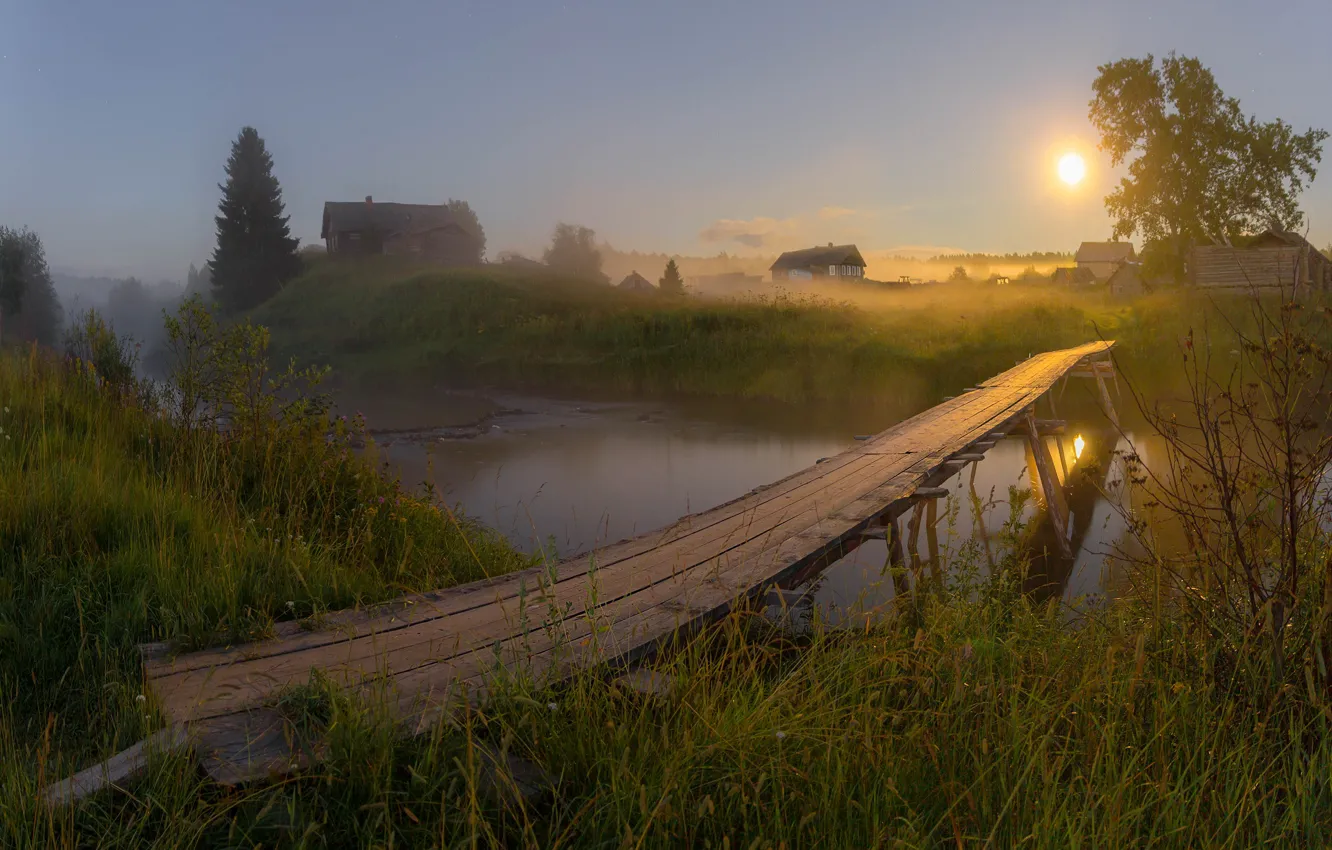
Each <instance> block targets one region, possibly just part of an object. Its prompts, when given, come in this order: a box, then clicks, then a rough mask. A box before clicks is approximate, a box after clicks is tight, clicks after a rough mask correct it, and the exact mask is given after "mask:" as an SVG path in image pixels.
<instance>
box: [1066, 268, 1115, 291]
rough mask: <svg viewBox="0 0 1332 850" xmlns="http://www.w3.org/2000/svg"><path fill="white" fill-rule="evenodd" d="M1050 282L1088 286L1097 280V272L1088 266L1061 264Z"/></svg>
mask: <svg viewBox="0 0 1332 850" xmlns="http://www.w3.org/2000/svg"><path fill="white" fill-rule="evenodd" d="M1113 276H1114V275H1113V274H1112V275H1111V277H1113ZM1050 282H1051V283H1054V284H1058V285H1060V286H1086V285H1088V284H1092V283H1095V282H1096V273H1095V272H1093V271H1092V270H1091V269H1090V268H1087V267H1086V266H1060V267H1059V268H1057V269H1055V270H1054V272H1053V273H1052V274H1051V275H1050Z"/></svg>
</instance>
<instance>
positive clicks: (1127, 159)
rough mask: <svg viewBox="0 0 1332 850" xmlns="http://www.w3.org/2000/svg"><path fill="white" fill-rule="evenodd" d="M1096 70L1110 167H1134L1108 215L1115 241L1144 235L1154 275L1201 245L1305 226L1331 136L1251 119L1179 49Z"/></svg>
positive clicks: (1097, 114) (1099, 120)
mask: <svg viewBox="0 0 1332 850" xmlns="http://www.w3.org/2000/svg"><path fill="white" fill-rule="evenodd" d="M1098 70H1099V72H1100V73H1099V75H1098V76H1097V77H1096V81H1095V82H1094V83H1093V84H1092V90H1093V92H1094V93H1095V98H1094V99H1093V100H1092V102H1091V112H1090V117H1091V121H1092V124H1093V125H1094V126H1095V127H1096V129H1097V130H1098V131H1099V132H1100V134H1101V150H1103V151H1105V152H1107V153H1109V154H1110V164H1111V165H1112V166H1116V167H1117V166H1120V165H1123V164H1125V163H1127V165H1128V169H1127V171H1128V176H1126V177H1124V178H1123V179H1121V180H1120V182H1119V185H1118V186H1117V187H1116V188H1115V190H1114V191H1113V192H1111V193H1110V194H1109V195H1107V196H1106V199H1105V206H1106V211H1107V212H1109V213H1110V217H1111V218H1113V219H1114V220H1115V226H1114V235H1115V237H1116V238H1121V237H1128V236H1132V235H1133V234H1134V233H1139V234H1141V235H1142V237H1143V239H1144V241H1145V244H1144V246H1143V251H1142V252H1141V253H1142V256H1143V260H1144V265H1146V266H1147V267H1148V268H1149V271H1155V272H1172V273H1174V274H1175V275H1179V274H1181V273H1182V271H1183V264H1182V258H1183V256H1184V254H1185V253H1186V252H1187V251H1188V249H1189V248H1191V247H1192V246H1194V245H1197V244H1200V243H1203V242H1217V243H1223V244H1231V240H1233V239H1234V238H1235V237H1237V236H1241V235H1244V234H1248V233H1254V232H1257V231H1259V230H1261V229H1263V228H1266V227H1271V226H1276V227H1278V228H1282V229H1294V228H1297V227H1298V226H1299V225H1300V223H1301V222H1302V221H1303V218H1304V217H1303V215H1302V214H1301V212H1300V210H1299V206H1298V203H1297V201H1298V197H1299V194H1300V192H1301V191H1302V190H1303V188H1304V185H1305V183H1306V182H1307V181H1312V180H1313V178H1314V176H1315V174H1316V166H1317V164H1318V162H1319V161H1320V160H1321V159H1322V148H1323V141H1324V140H1325V139H1326V138H1327V132H1326V131H1324V130H1315V129H1310V130H1306V131H1305V132H1303V133H1299V134H1297V133H1295V132H1294V130H1293V129H1292V128H1291V126H1290V125H1289V124H1287V123H1285V122H1284V121H1281V120H1280V119H1278V120H1275V121H1269V122H1266V123H1260V122H1259V121H1258V120H1257V119H1255V118H1252V117H1247V116H1245V114H1244V113H1243V112H1242V111H1241V110H1240V103H1239V101H1238V100H1237V99H1235V98H1233V97H1226V95H1225V94H1224V93H1223V92H1222V91H1221V87H1220V86H1218V85H1217V83H1216V78H1215V77H1213V76H1212V72H1211V71H1210V70H1208V69H1207V68H1205V67H1203V65H1202V63H1200V62H1199V61H1198V60H1197V59H1192V58H1189V57H1181V56H1176V55H1175V54H1174V53H1171V54H1170V55H1169V56H1166V57H1165V58H1164V59H1162V60H1161V62H1160V63H1159V65H1158V63H1157V62H1156V60H1155V59H1154V58H1153V57H1152V56H1151V55H1148V56H1147V58H1145V59H1121V60H1119V61H1118V62H1113V63H1111V64H1108V65H1102V66H1101V67H1100V68H1099V69H1098Z"/></svg>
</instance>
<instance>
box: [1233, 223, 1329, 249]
mask: <svg viewBox="0 0 1332 850" xmlns="http://www.w3.org/2000/svg"><path fill="white" fill-rule="evenodd" d="M1282 246H1289V247H1291V248H1309V249H1310V250H1314V251H1317V250H1318V249H1317V248H1314V246H1313V244H1312V243H1311V242H1310V241H1309V240H1308V239H1305V238H1304V236H1302V235H1301V234H1299V233H1296V232H1295V231H1293V230H1277V229H1276V228H1272V227H1269V228H1268V229H1267V230H1264V231H1263V232H1262V233H1259V234H1258V235H1257V236H1255V237H1253V240H1252V241H1251V242H1250V243H1249V244H1248V247H1250V248H1262V247H1277V248H1279V247H1282Z"/></svg>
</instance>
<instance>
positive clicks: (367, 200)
mask: <svg viewBox="0 0 1332 850" xmlns="http://www.w3.org/2000/svg"><path fill="white" fill-rule="evenodd" d="M365 205H366V206H367V207H372V206H374V205H375V199H374V198H373V197H371V196H370V195H366V196H365Z"/></svg>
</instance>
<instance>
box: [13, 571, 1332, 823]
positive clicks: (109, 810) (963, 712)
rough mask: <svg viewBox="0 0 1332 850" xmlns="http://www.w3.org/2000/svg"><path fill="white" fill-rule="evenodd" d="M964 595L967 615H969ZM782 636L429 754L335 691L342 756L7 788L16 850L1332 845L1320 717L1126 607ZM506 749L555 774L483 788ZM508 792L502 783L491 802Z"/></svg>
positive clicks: (1330, 759)
mask: <svg viewBox="0 0 1332 850" xmlns="http://www.w3.org/2000/svg"><path fill="white" fill-rule="evenodd" d="M963 596H969V597H970V600H969V601H968V600H965V599H963ZM904 623H905V621H903V620H899V621H896V622H888V623H884V624H881V625H879V626H877V627H875V628H874V629H872V630H870V631H867V632H850V633H847V632H838V633H832V632H824V631H820V630H816V631H815V633H814V636H813V637H812V638H809V639H805V640H801V641H793V640H791V639H788V638H785V637H783V636H782V635H780V634H777V633H774V632H773V630H772V629H771V628H770V627H768V626H767V625H765V623H764V622H763V621H762V620H760V619H759V618H756V617H754V616H752V615H749V614H746V613H737V614H736V615H734V616H732V617H731V618H730V619H728V620H727V621H726V622H724V623H723V624H722V625H721V626H720V627H719V628H717V629H715V630H713V631H712V632H710V633H708V634H707V635H705V636H704V637H702V638H699V639H696V640H694V641H692V642H690V643H689V644H688V645H687V646H685V647H683V648H681V649H680V651H679V652H677V653H675V654H673V655H671V656H670V657H669V660H667V661H664V662H663V670H664V671H666V672H668V673H669V674H670V675H672V676H673V677H675V681H676V690H675V692H674V695H672V696H669V697H666V698H647V697H643V696H641V695H638V694H636V693H634V692H631V691H629V690H627V689H623V688H620V687H618V686H616V685H614V684H608V683H607V682H606V681H605V680H604V679H603V678H601V677H600V676H599V675H596V674H592V673H585V674H582V675H580V676H578V677H577V678H575V679H574V680H573V681H572V682H569V683H567V684H566V685H565V686H563V687H560V688H558V689H540V688H534V687H532V686H531V685H526V684H523V683H521V682H515V683H511V684H510V685H509V686H508V687H506V688H503V689H501V690H500V692H499V693H498V695H497V696H496V698H495V699H494V700H492V701H491V702H490V703H489V704H488V705H487V706H486V707H484V708H483V709H479V710H463V711H461V712H460V713H459V714H457V715H455V716H453V717H452V718H451V719H450V721H449V722H443V723H440V724H438V725H436V726H435V727H433V728H432V729H431V730H430V731H429V732H428V733H427V734H425V735H423V736H421V737H419V738H415V739H406V740H403V739H396V738H395V737H394V735H393V733H392V728H393V727H392V725H391V724H390V723H388V722H387V721H386V719H385V718H384V716H383V714H382V713H381V712H380V710H379V709H378V708H377V705H378V704H377V703H376V702H375V701H373V699H371V700H370V701H368V702H365V703H357V702H353V701H351V700H349V699H348V698H346V697H345V696H343V695H340V694H338V693H337V692H322V691H320V690H319V686H318V685H316V686H315V690H314V696H315V697H318V696H319V695H320V694H322V700H323V701H322V703H321V705H322V707H321V709H320V710H319V711H318V712H316V713H317V715H318V719H317V721H316V722H317V723H319V724H320V725H322V727H323V728H324V729H325V730H326V732H325V734H326V740H327V742H328V745H329V757H328V760H327V761H326V762H325V763H324V764H323V765H322V766H321V767H320V768H318V769H317V770H314V771H312V772H309V773H306V774H304V775H298V776H295V777H292V778H289V779H287V780H284V781H280V782H277V783H273V784H259V785H257V786H252V787H250V788H248V789H244V790H240V791H234V792H226V791H222V790H219V789H217V788H214V787H211V786H209V785H208V784H206V783H205V782H204V781H202V780H200V779H199V776H198V774H197V773H196V772H195V771H194V770H192V769H191V768H190V765H189V763H188V762H187V761H186V760H185V759H183V758H181V757H172V758H167V759H163V760H159V761H158V762H156V763H155V764H154V765H153V767H152V769H151V770H150V772H149V773H148V775H147V776H145V777H144V778H143V779H141V780H139V781H138V782H136V783H135V784H134V785H133V786H132V788H130V789H128V790H129V793H120V794H107V795H102V796H101V797H98V798H95V799H94V800H92V801H90V802H88V803H85V804H83V805H81V806H80V807H79V808H77V809H75V810H72V811H66V812H57V813H54V814H52V813H48V812H47V811H46V810H44V809H42V808H41V807H40V806H38V805H37V804H35V803H32V802H30V799H31V798H30V797H29V796H28V795H29V794H30V793H32V792H33V791H35V788H34V786H33V784H32V780H31V779H30V777H28V776H24V775H22V774H21V773H20V772H18V771H15V770H14V766H13V761H12V759H13V756H12V744H8V743H7V744H5V746H7V747H9V748H10V749H9V751H8V752H5V760H4V762H3V763H5V764H6V765H7V766H8V775H7V776H6V780H7V787H8V788H18V789H22V793H20V794H17V795H10V796H9V799H8V800H6V801H5V802H3V803H0V806H3V807H5V811H4V815H5V817H4V822H5V823H6V824H7V825H8V829H9V830H10V836H11V842H12V843H13V844H15V845H17V846H75V845H76V844H80V843H83V844H97V845H98V846H107V847H138V846H209V847H224V846H257V845H262V846H292V847H352V846H356V847H362V846H379V847H389V846H396V847H532V848H537V847H540V848H557V847H781V846H786V847H793V848H794V847H878V846H900V847H937V846H980V845H986V846H991V845H992V846H1029V847H1069V846H1091V847H1102V846H1177V847H1198V846H1208V847H1213V846H1215V847H1252V846H1256V845H1259V844H1264V843H1268V842H1276V841H1281V842H1283V843H1292V842H1293V843H1296V844H1298V845H1300V846H1318V845H1321V844H1324V843H1326V841H1327V840H1328V839H1329V837H1330V836H1329V832H1330V831H1332V818H1330V817H1329V815H1332V745H1329V743H1328V735H1327V733H1328V731H1329V729H1328V722H1327V718H1326V717H1325V716H1324V715H1323V714H1321V713H1319V712H1317V711H1314V710H1311V709H1310V708H1309V707H1308V704H1307V702H1305V701H1304V700H1302V699H1301V698H1299V697H1298V696H1296V695H1293V694H1281V695H1278V696H1277V697H1276V698H1275V699H1273V700H1272V701H1271V702H1269V703H1267V704H1262V705H1255V704H1252V703H1250V702H1248V701H1246V700H1243V699H1240V698H1237V697H1234V696H1232V695H1229V694H1228V693H1227V691H1226V690H1225V689H1224V688H1219V687H1217V686H1216V684H1215V679H1214V677H1213V676H1212V675H1211V673H1212V671H1210V670H1209V669H1208V668H1207V666H1206V665H1205V664H1203V663H1200V659H1201V658H1202V654H1201V653H1197V652H1196V649H1197V647H1196V645H1195V644H1194V643H1192V641H1191V639H1190V638H1189V636H1188V635H1187V634H1185V633H1184V632H1183V631H1182V630H1176V629H1174V628H1172V627H1171V626H1170V625H1169V624H1168V623H1166V624H1162V623H1155V624H1153V623H1148V622H1145V621H1143V620H1141V619H1140V618H1138V617H1137V616H1136V615H1135V613H1134V612H1133V611H1132V610H1130V609H1121V610H1119V611H1116V612H1115V613H1113V614H1111V615H1108V616H1107V617H1106V618H1104V619H1100V620H1097V621H1096V622H1094V623H1091V624H1089V625H1087V626H1086V627H1084V628H1082V629H1079V630H1069V629H1067V628H1066V627H1065V626H1064V623H1063V618H1062V617H1061V616H1060V613H1059V612H1058V611H1057V610H1056V609H1055V608H1054V607H1053V606H1033V605H1031V604H1030V603H1029V602H1027V601H1025V600H1023V599H1022V598H1021V597H1020V596H1017V595H1016V594H1012V593H982V594H980V595H979V596H977V595H976V594H975V593H966V594H964V593H962V592H961V589H959V588H955V589H954V590H953V591H952V592H950V593H947V594H945V595H944V596H943V597H941V598H937V599H927V600H925V601H924V602H923V604H922V606H921V609H920V616H919V619H918V620H916V622H915V624H914V625H913V626H910V627H907V626H905V625H904ZM496 751H502V752H507V753H509V754H511V755H514V756H518V757H521V758H523V759H526V760H528V761H530V762H533V763H535V764H536V765H538V766H539V767H540V768H542V769H543V770H544V771H545V773H546V774H547V776H548V778H549V779H550V780H551V787H550V788H549V789H548V790H547V791H546V793H545V794H544V796H542V797H540V798H537V799H534V800H527V799H524V798H522V797H518V796H517V795H514V794H511V793H505V792H504V791H503V790H502V789H504V788H505V787H507V786H506V783H507V781H508V780H509V778H510V777H509V774H508V773H506V772H505V771H504V770H500V771H499V773H498V778H497V779H494V780H490V781H489V782H488V781H487V779H486V778H485V777H486V776H487V769H486V768H485V766H484V765H485V764H487V761H486V760H487V759H488V758H493V755H492V754H493V753H495V752H496ZM496 786H498V787H499V788H500V789H501V790H500V791H498V792H496V791H495V790H493V789H494V788H495V787H496Z"/></svg>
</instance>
